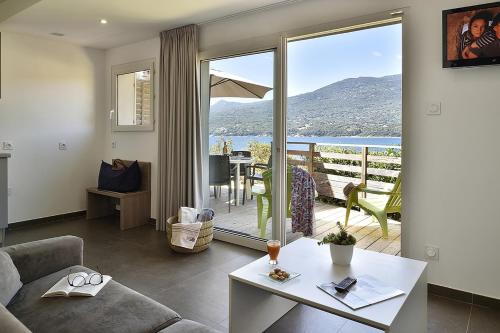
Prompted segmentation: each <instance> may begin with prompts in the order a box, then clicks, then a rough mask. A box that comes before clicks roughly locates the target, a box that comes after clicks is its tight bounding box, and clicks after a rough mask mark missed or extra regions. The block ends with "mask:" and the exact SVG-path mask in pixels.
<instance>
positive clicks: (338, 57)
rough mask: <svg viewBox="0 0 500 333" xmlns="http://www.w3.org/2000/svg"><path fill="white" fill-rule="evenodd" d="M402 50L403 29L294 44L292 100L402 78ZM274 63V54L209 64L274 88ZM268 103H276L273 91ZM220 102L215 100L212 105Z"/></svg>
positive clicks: (290, 62)
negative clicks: (345, 85)
mask: <svg viewBox="0 0 500 333" xmlns="http://www.w3.org/2000/svg"><path fill="white" fill-rule="evenodd" d="M401 50H402V42H401V24H394V25H389V26H384V27H378V28H372V29H365V30H359V31H354V32H348V33H342V34H338V35H331V36H326V37H320V38H313V39H307V40H302V41H295V42H290V43H289V44H288V96H295V95H299V94H303V93H306V92H310V91H314V90H316V89H319V88H321V87H324V86H326V85H329V84H331V83H333V82H337V81H340V80H343V79H346V78H353V77H360V76H374V77H380V76H385V75H392V74H401V72H402V69H401V67H402V61H401V59H402V56H401ZM273 57H274V54H273V52H265V53H259V54H253V55H247V56H239V57H234V58H227V59H221V60H216V61H211V62H210V68H211V69H217V70H221V71H224V72H228V73H232V74H234V75H237V76H240V77H244V78H247V79H249V80H251V81H254V82H257V83H261V84H264V85H267V86H270V87H272V85H273ZM265 99H272V91H271V92H269V93H267V94H266V96H265ZM218 100H220V99H219V98H213V101H212V102H213V103H214V102H217V101H218ZM224 100H230V101H231V100H233V101H238V102H254V101H256V100H255V99H253V100H252V99H241V98H239V99H229V98H225V99H224ZM213 103H212V104H213Z"/></svg>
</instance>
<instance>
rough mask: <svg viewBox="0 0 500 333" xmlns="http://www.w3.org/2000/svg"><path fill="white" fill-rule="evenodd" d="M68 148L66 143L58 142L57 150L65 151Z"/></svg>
mask: <svg viewBox="0 0 500 333" xmlns="http://www.w3.org/2000/svg"><path fill="white" fill-rule="evenodd" d="M67 149H68V146H67V145H66V142H59V150H67Z"/></svg>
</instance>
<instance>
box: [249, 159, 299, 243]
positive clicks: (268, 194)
mask: <svg viewBox="0 0 500 333" xmlns="http://www.w3.org/2000/svg"><path fill="white" fill-rule="evenodd" d="M292 177H293V176H292V168H288V172H287V204H288V209H287V214H286V215H287V217H292V211H291V210H290V208H291V207H290V206H291V202H292ZM262 178H263V181H264V188H262V187H261V186H253V187H252V194H253V195H255V196H256V197H257V227H258V228H259V230H260V237H261V238H264V237H266V227H267V220H269V218H270V217H272V216H273V205H272V178H273V177H272V170H271V169H269V170H266V171H264V172H263V173H262Z"/></svg>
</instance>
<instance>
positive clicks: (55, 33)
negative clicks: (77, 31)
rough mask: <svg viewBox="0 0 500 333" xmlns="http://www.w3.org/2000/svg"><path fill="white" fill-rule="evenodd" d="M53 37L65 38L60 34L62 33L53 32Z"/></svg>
mask: <svg viewBox="0 0 500 333" xmlns="http://www.w3.org/2000/svg"><path fill="white" fill-rule="evenodd" d="M50 34H51V35H52V36H57V37H62V36H64V34H62V33H60V32H51V33H50Z"/></svg>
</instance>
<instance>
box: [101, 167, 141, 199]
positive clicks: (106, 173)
mask: <svg viewBox="0 0 500 333" xmlns="http://www.w3.org/2000/svg"><path fill="white" fill-rule="evenodd" d="M97 187H98V188H99V189H100V190H106V191H114V192H135V191H137V190H139V188H140V187H141V169H140V168H139V163H138V162H137V161H135V162H133V163H132V164H131V165H130V166H129V167H127V168H124V169H121V170H113V166H112V165H111V164H109V163H106V162H104V161H102V163H101V169H100V171H99V181H98V186H97Z"/></svg>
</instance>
